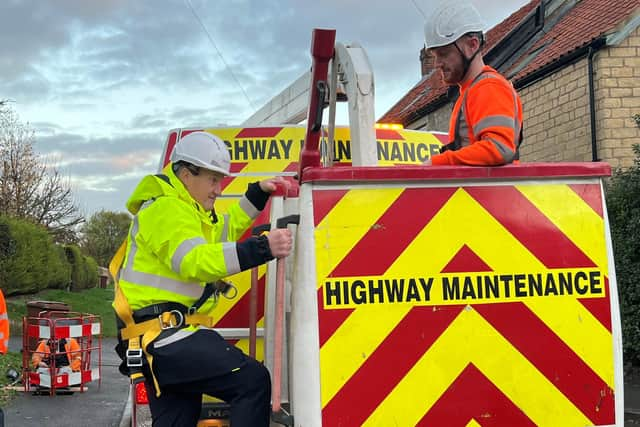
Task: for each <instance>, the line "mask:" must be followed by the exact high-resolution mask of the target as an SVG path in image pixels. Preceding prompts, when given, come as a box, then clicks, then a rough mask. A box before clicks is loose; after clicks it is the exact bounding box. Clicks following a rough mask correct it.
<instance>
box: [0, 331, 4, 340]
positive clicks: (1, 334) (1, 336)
mask: <svg viewBox="0 0 640 427" xmlns="http://www.w3.org/2000/svg"><path fill="white" fill-rule="evenodd" d="M3 339H4V332H0V340H3Z"/></svg>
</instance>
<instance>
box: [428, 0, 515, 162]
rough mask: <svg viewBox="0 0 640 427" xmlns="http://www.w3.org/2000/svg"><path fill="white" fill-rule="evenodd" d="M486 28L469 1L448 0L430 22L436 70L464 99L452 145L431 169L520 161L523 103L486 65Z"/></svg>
mask: <svg viewBox="0 0 640 427" xmlns="http://www.w3.org/2000/svg"><path fill="white" fill-rule="evenodd" d="M483 27H484V24H483V22H482V19H481V18H480V14H479V13H478V11H477V10H476V8H475V7H474V6H473V5H472V4H471V3H470V2H468V1H458V2H444V3H443V4H442V5H441V6H440V7H439V8H438V9H436V11H435V12H434V13H433V14H432V15H431V16H430V17H429V18H428V19H427V22H426V24H425V30H424V31H425V42H426V48H427V50H428V52H430V53H431V54H432V55H433V56H434V60H435V66H436V68H437V69H439V70H440V72H441V73H442V78H443V80H444V82H445V83H446V84H448V85H456V84H457V85H458V86H459V87H460V96H459V98H458V100H457V101H456V103H455V105H454V107H453V112H452V113H451V119H450V121H449V143H448V144H446V145H444V146H443V147H442V149H441V152H440V154H436V155H434V156H432V157H431V159H429V160H427V161H426V162H425V164H426V165H432V164H433V165H471V166H493V165H504V164H508V163H512V162H513V161H514V160H517V159H518V147H519V146H520V143H521V140H522V103H521V101H520V97H519V96H518V94H517V93H516V91H515V89H514V88H513V86H512V85H511V83H510V82H509V81H507V80H506V79H505V78H504V77H503V76H502V75H501V74H499V73H498V72H497V71H496V70H494V69H493V68H491V67H489V66H488V65H485V64H484V60H483V59H482V53H481V49H482V46H483V44H484V35H483V32H482V31H483Z"/></svg>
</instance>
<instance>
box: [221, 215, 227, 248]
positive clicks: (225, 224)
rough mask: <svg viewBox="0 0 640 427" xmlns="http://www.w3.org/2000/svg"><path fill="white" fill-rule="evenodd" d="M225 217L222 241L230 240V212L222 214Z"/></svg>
mask: <svg viewBox="0 0 640 427" xmlns="http://www.w3.org/2000/svg"><path fill="white" fill-rule="evenodd" d="M222 217H223V218H224V225H223V226H222V235H221V236H220V241H221V242H226V241H228V240H229V214H224V215H222Z"/></svg>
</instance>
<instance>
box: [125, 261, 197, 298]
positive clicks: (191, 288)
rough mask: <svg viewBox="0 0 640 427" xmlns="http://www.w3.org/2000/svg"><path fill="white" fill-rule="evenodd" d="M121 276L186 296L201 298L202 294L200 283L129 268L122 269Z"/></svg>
mask: <svg viewBox="0 0 640 427" xmlns="http://www.w3.org/2000/svg"><path fill="white" fill-rule="evenodd" d="M120 278H121V279H122V280H125V281H127V282H132V283H135V284H137V285H141V286H148V287H150V288H155V289H160V290H163V291H169V292H173V293H174V294H178V295H182V296H185V297H191V298H199V297H200V295H202V289H203V288H202V286H201V285H200V284H199V283H189V282H180V281H178V280H174V279H169V278H168V277H162V276H156V275H155V274H150V273H142V272H140V271H135V270H132V269H129V268H125V269H123V270H122V272H121V274H120Z"/></svg>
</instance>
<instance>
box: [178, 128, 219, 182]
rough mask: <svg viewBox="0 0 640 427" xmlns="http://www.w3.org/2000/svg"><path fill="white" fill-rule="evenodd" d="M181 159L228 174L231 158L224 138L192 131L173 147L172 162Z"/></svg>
mask: <svg viewBox="0 0 640 427" xmlns="http://www.w3.org/2000/svg"><path fill="white" fill-rule="evenodd" d="M179 161H184V162H188V163H191V164H192V165H196V166H199V167H201V168H203V169H207V170H210V171H213V172H218V173H221V174H223V175H227V176H228V175H229V164H230V163H231V158H230V157H229V150H228V148H227V146H226V145H225V143H224V141H223V140H221V139H220V138H218V137H217V136H215V135H212V134H210V133H209V132H192V133H190V134H188V135H187V136H185V137H184V138H182V139H181V140H180V141H178V143H177V144H176V145H175V147H173V151H172V152H171V162H173V163H176V162H179Z"/></svg>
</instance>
